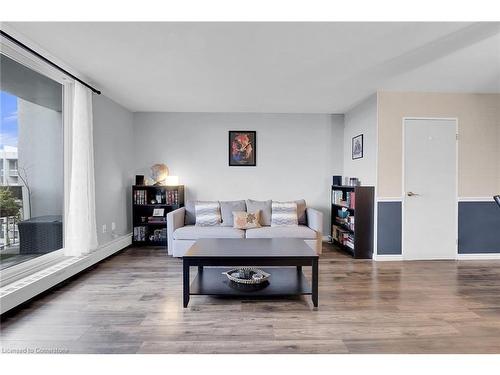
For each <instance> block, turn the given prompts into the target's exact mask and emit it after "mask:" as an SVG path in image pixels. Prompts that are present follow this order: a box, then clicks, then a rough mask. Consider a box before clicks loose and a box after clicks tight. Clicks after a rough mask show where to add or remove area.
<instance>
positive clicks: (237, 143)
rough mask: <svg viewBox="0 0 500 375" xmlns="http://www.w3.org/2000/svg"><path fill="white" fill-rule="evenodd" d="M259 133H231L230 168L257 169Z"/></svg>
mask: <svg viewBox="0 0 500 375" xmlns="http://www.w3.org/2000/svg"><path fill="white" fill-rule="evenodd" d="M256 155H257V132H255V131H253V130H230V131H229V166H230V167H255V166H256V165H257V158H256Z"/></svg>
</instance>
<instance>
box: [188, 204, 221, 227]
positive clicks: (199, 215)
mask: <svg viewBox="0 0 500 375" xmlns="http://www.w3.org/2000/svg"><path fill="white" fill-rule="evenodd" d="M194 209H195V212H196V225H198V226H201V227H210V226H215V225H219V224H220V222H221V214H220V205H219V202H196V203H195V205H194Z"/></svg>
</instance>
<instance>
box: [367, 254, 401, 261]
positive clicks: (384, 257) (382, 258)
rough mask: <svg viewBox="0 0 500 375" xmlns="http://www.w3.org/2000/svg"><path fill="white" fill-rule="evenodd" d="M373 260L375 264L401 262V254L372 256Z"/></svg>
mask: <svg viewBox="0 0 500 375" xmlns="http://www.w3.org/2000/svg"><path fill="white" fill-rule="evenodd" d="M373 260H375V261H377V262H380V261H382V262H400V261H402V260H403V255H401V254H373Z"/></svg>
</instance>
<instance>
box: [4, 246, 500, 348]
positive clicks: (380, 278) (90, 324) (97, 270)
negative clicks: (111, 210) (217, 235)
mask: <svg viewBox="0 0 500 375" xmlns="http://www.w3.org/2000/svg"><path fill="white" fill-rule="evenodd" d="M319 270H320V276H319V308H318V309H317V310H315V309H314V308H313V307H312V302H311V299H310V296H304V297H297V298H289V299H276V300H256V301H253V300H231V299H220V298H213V297H208V296H192V297H191V300H190V303H189V307H188V308H187V309H184V308H183V307H182V262H181V260H180V259H175V258H171V257H168V256H166V255H165V252H164V250H162V249H151V248H128V249H125V250H124V251H122V252H120V253H118V254H117V255H115V256H113V257H111V258H108V259H107V260H105V261H104V262H101V263H100V264H98V265H97V266H95V267H93V268H92V269H90V270H88V271H86V272H84V273H82V274H80V275H79V276H77V277H76V278H73V279H72V280H70V281H69V282H67V283H65V284H63V285H62V286H59V287H57V288H56V289H53V290H52V291H50V292H48V293H46V294H44V295H43V296H40V297H38V298H35V299H34V300H32V301H31V302H29V303H28V304H26V305H25V306H23V307H22V308H21V309H18V310H17V311H15V312H14V313H7V315H6V316H4V317H2V322H1V326H0V336H1V346H2V351H3V352H4V353H5V352H9V351H13V350H25V349H26V350H31V351H35V352H36V351H53V352H54V351H55V352H69V353H500V261H414V262H372V261H365V260H354V259H352V258H350V257H349V256H347V255H345V254H343V253H341V252H340V251H338V250H337V249H335V248H334V247H332V246H331V245H329V244H325V245H324V252H323V254H322V256H321V258H320V266H319ZM304 272H305V273H306V276H308V277H310V269H309V268H304ZM195 273H196V271H195V269H193V272H191V277H194V274H195Z"/></svg>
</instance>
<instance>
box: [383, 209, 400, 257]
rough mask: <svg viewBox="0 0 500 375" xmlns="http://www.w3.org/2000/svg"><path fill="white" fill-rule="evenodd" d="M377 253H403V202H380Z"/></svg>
mask: <svg viewBox="0 0 500 375" xmlns="http://www.w3.org/2000/svg"><path fill="white" fill-rule="evenodd" d="M377 209H378V220H377V221H378V225H377V254H380V255H386V254H387V255H388V254H390V255H394V254H396V255H398V254H401V233H402V232H401V231H402V214H401V202H378V204H377Z"/></svg>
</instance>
